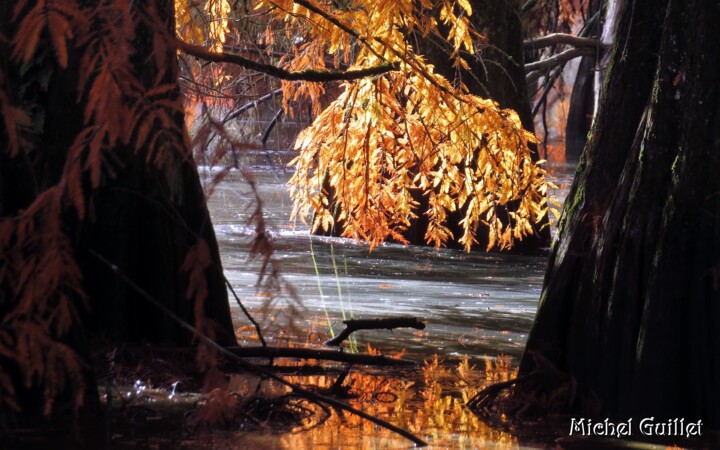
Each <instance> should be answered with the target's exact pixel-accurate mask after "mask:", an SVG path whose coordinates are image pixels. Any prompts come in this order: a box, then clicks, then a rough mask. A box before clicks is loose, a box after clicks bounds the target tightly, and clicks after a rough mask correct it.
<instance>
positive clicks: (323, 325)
mask: <svg viewBox="0 0 720 450" xmlns="http://www.w3.org/2000/svg"><path fill="white" fill-rule="evenodd" d="M275 156H276V157H277V155H275ZM268 159H269V156H268V155H265V154H259V155H257V156H256V160H257V161H261V162H260V164H264V167H262V166H260V165H258V166H257V167H256V168H255V169H254V170H253V174H254V177H255V178H256V180H257V182H258V183H257V185H258V188H259V193H260V196H261V198H262V199H263V201H264V208H263V209H264V216H265V222H266V227H267V228H268V230H269V231H270V233H271V234H272V236H273V238H274V242H275V246H276V254H275V257H276V258H277V259H278V260H279V261H280V262H281V264H282V271H283V276H284V278H285V279H286V280H287V281H289V282H290V283H292V285H293V286H294V287H295V289H297V291H298V293H299V294H300V296H301V298H302V301H303V304H304V306H305V308H306V310H307V312H306V314H305V316H304V317H302V318H295V323H296V324H297V325H299V330H302V331H301V332H300V334H297V335H295V336H290V337H288V334H287V333H274V334H272V335H270V336H266V338H270V339H271V342H272V340H273V339H274V340H275V341H276V342H277V341H280V340H282V341H283V342H282V343H283V344H297V343H308V342H310V343H314V344H319V343H321V342H323V341H324V340H325V339H327V338H328V337H329V336H330V334H331V333H332V332H331V330H330V327H332V330H333V331H334V332H335V333H337V332H339V330H340V329H341V328H342V320H343V319H345V318H351V317H352V318H363V319H368V318H379V317H383V318H386V317H396V316H413V317H417V318H419V319H420V320H422V321H424V322H425V323H426V324H427V327H426V328H425V329H424V330H422V331H417V330H402V329H401V330H395V331H393V332H390V331H385V330H373V331H372V332H370V331H365V332H363V331H359V332H356V333H354V334H353V336H354V338H355V343H356V344H357V346H358V347H359V348H361V349H365V348H366V347H368V346H372V347H374V348H377V349H379V350H380V351H381V352H383V353H388V352H390V353H392V352H393V351H398V350H400V349H405V350H406V352H405V353H404V354H403V357H404V358H406V359H415V360H431V359H432V355H436V354H439V355H441V357H443V358H455V361H458V360H459V361H460V363H458V365H457V366H451V365H447V364H445V365H443V364H438V362H437V359H435V360H433V362H431V363H425V364H424V365H423V366H422V369H415V370H414V371H412V370H411V371H410V372H401V373H400V374H395V375H393V371H383V374H381V375H371V374H369V373H367V370H365V371H363V373H360V372H358V371H353V372H352V374H351V375H350V377H349V378H348V381H346V383H345V385H346V386H350V390H351V392H352V393H354V394H358V395H360V397H358V398H354V399H351V400H349V401H350V402H351V404H352V405H353V406H355V407H357V408H359V409H361V410H363V411H365V412H368V413H370V414H373V415H376V416H377V417H381V418H383V419H384V420H387V421H388V422H391V423H393V424H394V425H397V426H400V427H403V428H405V429H407V430H409V431H411V432H413V433H414V434H416V435H418V436H421V437H422V438H423V439H425V440H427V441H429V443H430V444H431V447H430V448H467V449H475V448H520V446H519V445H518V443H517V440H516V439H515V438H514V437H513V436H511V435H510V434H507V433H504V432H500V431H497V430H494V429H491V428H489V427H488V426H486V425H485V424H484V423H483V422H481V421H480V420H478V418H477V417H476V416H475V415H473V414H472V413H471V412H470V411H469V410H468V409H467V408H465V407H464V404H465V403H466V401H467V400H468V399H469V398H471V397H472V396H473V395H474V394H475V393H476V392H477V391H478V390H479V389H480V388H481V387H483V386H484V385H487V384H488V383H491V382H497V381H503V380H506V379H507V378H508V377H510V376H511V373H512V371H513V370H514V369H513V366H514V361H516V358H517V357H518V356H519V355H520V352H521V351H522V348H523V345H524V342H525V339H526V338H527V333H528V331H529V329H530V326H531V324H532V320H533V318H534V315H535V310H536V307H537V300H538V297H539V295H540V289H541V284H542V279H543V275H544V270H545V264H546V261H545V258H537V257H523V256H513V255H507V254H482V253H471V254H467V253H464V252H461V251H458V250H435V249H432V248H424V247H404V246H401V245H394V244H388V245H383V246H381V247H379V248H377V249H375V250H374V251H373V252H372V253H368V251H367V247H363V246H361V245H359V244H357V243H356V242H354V241H350V240H347V239H340V238H329V237H317V236H311V235H310V233H309V230H308V228H307V226H305V225H303V224H301V223H298V224H296V225H294V224H291V223H290V222H289V214H290V210H291V201H290V198H289V196H288V193H287V189H286V185H285V183H286V181H287V179H288V177H289V173H287V172H286V171H283V170H279V169H278V167H280V166H277V165H276V166H274V167H269V166H268V165H267V164H266V163H265V162H266V161H267V160H268ZM279 159H280V160H282V159H283V158H282V155H280V157H279ZM571 170H572V169H571V168H570V167H567V166H560V167H558V168H557V169H555V171H554V172H555V177H556V178H555V180H554V182H555V184H557V185H558V186H559V190H558V191H556V193H554V195H555V196H557V197H562V196H563V195H564V194H563V193H564V192H566V189H567V186H568V185H569V179H570V175H569V174H570V173H571ZM209 178H210V177H209V176H208V179H209ZM252 198H253V195H252V193H251V191H250V188H249V186H248V185H247V184H246V183H244V181H243V179H242V176H241V175H240V174H238V173H236V172H233V173H231V174H230V175H229V176H228V178H227V179H226V180H225V181H224V182H223V183H222V184H221V185H220V186H218V187H217V188H216V189H215V191H214V194H213V196H212V197H211V199H210V210H211V214H212V217H213V222H214V224H215V230H216V233H217V236H218V241H219V243H220V248H221V254H222V258H223V265H224V267H225V273H226V276H227V278H228V280H229V281H230V282H231V283H232V284H233V286H234V288H235V290H236V292H238V294H239V295H240V297H241V299H242V301H243V303H244V304H245V306H246V307H248V309H249V310H250V311H251V312H252V313H253V314H254V315H255V316H256V317H257V318H259V319H263V320H262V322H263V323H264V324H265V325H267V324H268V323H269V322H271V320H272V318H273V317H275V316H276V314H275V313H273V312H272V311H271V312H269V313H268V312H267V311H266V312H265V313H264V314H263V313H261V309H262V305H263V304H264V302H265V300H266V299H265V297H264V295H263V294H262V293H258V292H257V290H256V282H257V276H258V275H257V274H258V268H259V263H250V262H248V258H247V254H248V247H249V243H250V242H251V240H252V239H253V236H254V224H252V223H249V220H250V216H251V214H252V212H253V209H254V205H252V204H251V199H252ZM279 307H282V306H281V305H280V306H279ZM234 318H235V323H236V326H237V328H238V334H239V336H240V338H241V340H243V341H244V342H245V343H252V344H257V341H256V340H255V339H256V338H255V337H254V334H253V333H254V331H253V329H252V327H251V326H249V324H248V322H247V320H246V319H245V318H244V317H243V316H242V315H241V314H240V312H239V308H234ZM328 323H329V326H328ZM288 341H289V342H288ZM502 355H506V356H502ZM458 357H460V358H458ZM473 364H475V365H479V366H480V370H474V369H472V365H473ZM291 378H292V377H291ZM311 378H312V379H310V378H308V377H305V378H295V379H294V381H296V382H298V383H300V384H302V385H314V386H319V387H321V388H328V387H330V386H331V385H332V383H333V382H334V380H335V378H336V376H316V377H311ZM320 416H322V414H315V415H311V416H309V419H308V423H306V424H304V425H303V426H301V427H299V428H298V429H297V430H296V431H297V432H295V433H286V434H281V435H267V434H262V433H257V434H249V435H248V434H243V435H242V436H237V435H235V436H233V437H232V438H231V439H230V440H231V441H232V443H228V447H229V448H236V447H238V445H239V447H238V448H285V449H335V448H362V449H373V448H383V449H386V448H412V447H413V445H412V443H410V442H409V441H407V440H405V439H404V438H402V437H400V436H398V435H396V434H394V433H392V432H390V431H388V430H385V429H382V428H379V427H377V426H376V425H374V424H372V423H370V422H368V421H366V420H363V419H360V418H358V417H356V416H353V415H351V414H347V413H345V414H339V413H338V412H336V411H335V412H333V413H332V414H331V415H330V416H329V417H328V418H327V420H326V421H325V422H324V423H322V424H317V423H314V422H313V421H317V420H318V419H317V418H318V417H320ZM315 425H319V426H315ZM218 444H219V443H218ZM220 447H222V445H220ZM220 447H218V448H220Z"/></svg>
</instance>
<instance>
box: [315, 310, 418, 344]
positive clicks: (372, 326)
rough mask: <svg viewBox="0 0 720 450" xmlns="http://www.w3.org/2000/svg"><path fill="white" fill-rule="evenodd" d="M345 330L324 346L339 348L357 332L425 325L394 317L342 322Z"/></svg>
mask: <svg viewBox="0 0 720 450" xmlns="http://www.w3.org/2000/svg"><path fill="white" fill-rule="evenodd" d="M343 323H344V324H345V329H344V330H342V331H341V332H340V334H338V335H337V336H335V337H334V338H332V339H330V340H328V341H325V345H327V346H331V347H337V346H339V345H340V344H341V343H342V342H343V341H344V340H345V339H347V338H348V337H349V336H350V334H351V333H353V332H354V331H358V330H393V329H395V328H415V329H418V330H423V329H425V324H424V323H422V322H420V321H419V320H417V318H415V317H395V318H389V319H364V320H343Z"/></svg>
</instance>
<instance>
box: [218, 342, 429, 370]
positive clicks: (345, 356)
mask: <svg viewBox="0 0 720 450" xmlns="http://www.w3.org/2000/svg"><path fill="white" fill-rule="evenodd" d="M227 350H228V351H230V352H232V354H233V355H235V356H237V357H240V358H299V359H319V360H325V361H339V362H347V363H354V364H367V365H373V366H414V365H416V364H417V363H416V362H415V361H409V360H407V359H396V358H389V357H387V356H382V355H377V356H376V355H366V354H361V353H345V352H341V351H337V350H322V349H316V348H303V347H267V346H263V347H228V348H227Z"/></svg>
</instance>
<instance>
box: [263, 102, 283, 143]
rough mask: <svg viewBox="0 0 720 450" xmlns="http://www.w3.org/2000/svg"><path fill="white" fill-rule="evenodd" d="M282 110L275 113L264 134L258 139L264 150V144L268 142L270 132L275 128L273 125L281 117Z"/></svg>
mask: <svg viewBox="0 0 720 450" xmlns="http://www.w3.org/2000/svg"><path fill="white" fill-rule="evenodd" d="M283 111H284V110H283V108H280V109H278V110H277V112H276V113H275V116H274V117H273V118H272V120H271V121H270V123H269V124H268V126H267V128H265V132H264V133H263V135H262V138H260V143H261V144H262V146H263V148H265V143H266V142H267V140H268V137H270V132H271V131H272V130H273V128H275V125H276V124H277V122H278V119H280V117H281V116H282V115H283Z"/></svg>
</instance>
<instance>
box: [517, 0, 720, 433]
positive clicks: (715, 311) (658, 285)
mask: <svg viewBox="0 0 720 450" xmlns="http://www.w3.org/2000/svg"><path fill="white" fill-rule="evenodd" d="M718 17H720V2H718V1H716V0H713V1H706V0H690V1H681V0H663V1H657V0H636V1H627V2H625V5H624V6H623V10H622V11H621V16H620V21H619V24H618V30H617V33H616V42H615V45H614V48H613V52H612V53H611V56H610V61H611V65H610V67H608V72H607V74H606V77H605V81H604V90H603V93H602V96H601V101H600V107H599V110H598V115H597V117H596V121H595V123H594V125H593V130H592V137H591V138H590V140H589V142H588V144H587V146H586V148H585V152H584V154H583V156H582V158H581V161H580V165H579V168H578V172H577V177H576V179H575V182H574V183H573V187H572V188H571V192H570V194H569V196H568V200H567V202H566V206H565V210H564V212H563V216H562V219H561V221H560V235H559V238H558V240H557V242H555V243H554V245H553V248H552V252H551V257H550V263H549V268H548V272H547V275H546V278H545V285H544V288H543V292H542V296H541V299H540V306H539V310H538V314H537V317H536V319H535V323H534V324H533V328H532V331H531V332H530V336H529V338H528V343H527V347H526V351H525V354H524V355H523V359H522V362H521V366H520V374H521V375H524V374H528V373H530V372H531V371H532V370H533V369H534V368H535V363H534V361H533V358H532V357H531V353H530V352H537V353H539V354H541V355H543V356H544V357H545V358H547V359H549V360H550V362H552V363H554V364H555V365H556V366H557V367H559V368H560V369H561V370H563V371H564V372H566V373H568V374H569V375H571V376H573V377H574V378H575V379H576V380H577V382H578V385H579V386H580V388H581V389H583V390H584V391H586V392H594V393H595V394H596V395H598V396H599V398H600V399H602V402H603V409H604V413H606V414H609V415H612V416H617V417H630V416H635V417H650V416H654V417H656V418H657V419H660V418H665V419H667V418H675V417H685V418H686V419H687V420H697V419H703V421H704V423H705V424H706V425H714V426H717V425H720V332H718V329H717V324H718V323H720V288H719V287H718V284H719V283H718V279H719V278H718V277H719V275H718V274H719V273H720V269H719V267H720V245H719V244H718V243H720V226H719V224H720V222H719V221H718V217H719V215H720V196H718V192H720V177H718V176H717V174H718V173H720V172H719V171H720V85H718V83H717V73H718V72H719V71H720V47H718V45H717V43H718V42H720V27H718V26H717V24H716V20H717V18H718Z"/></svg>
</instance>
